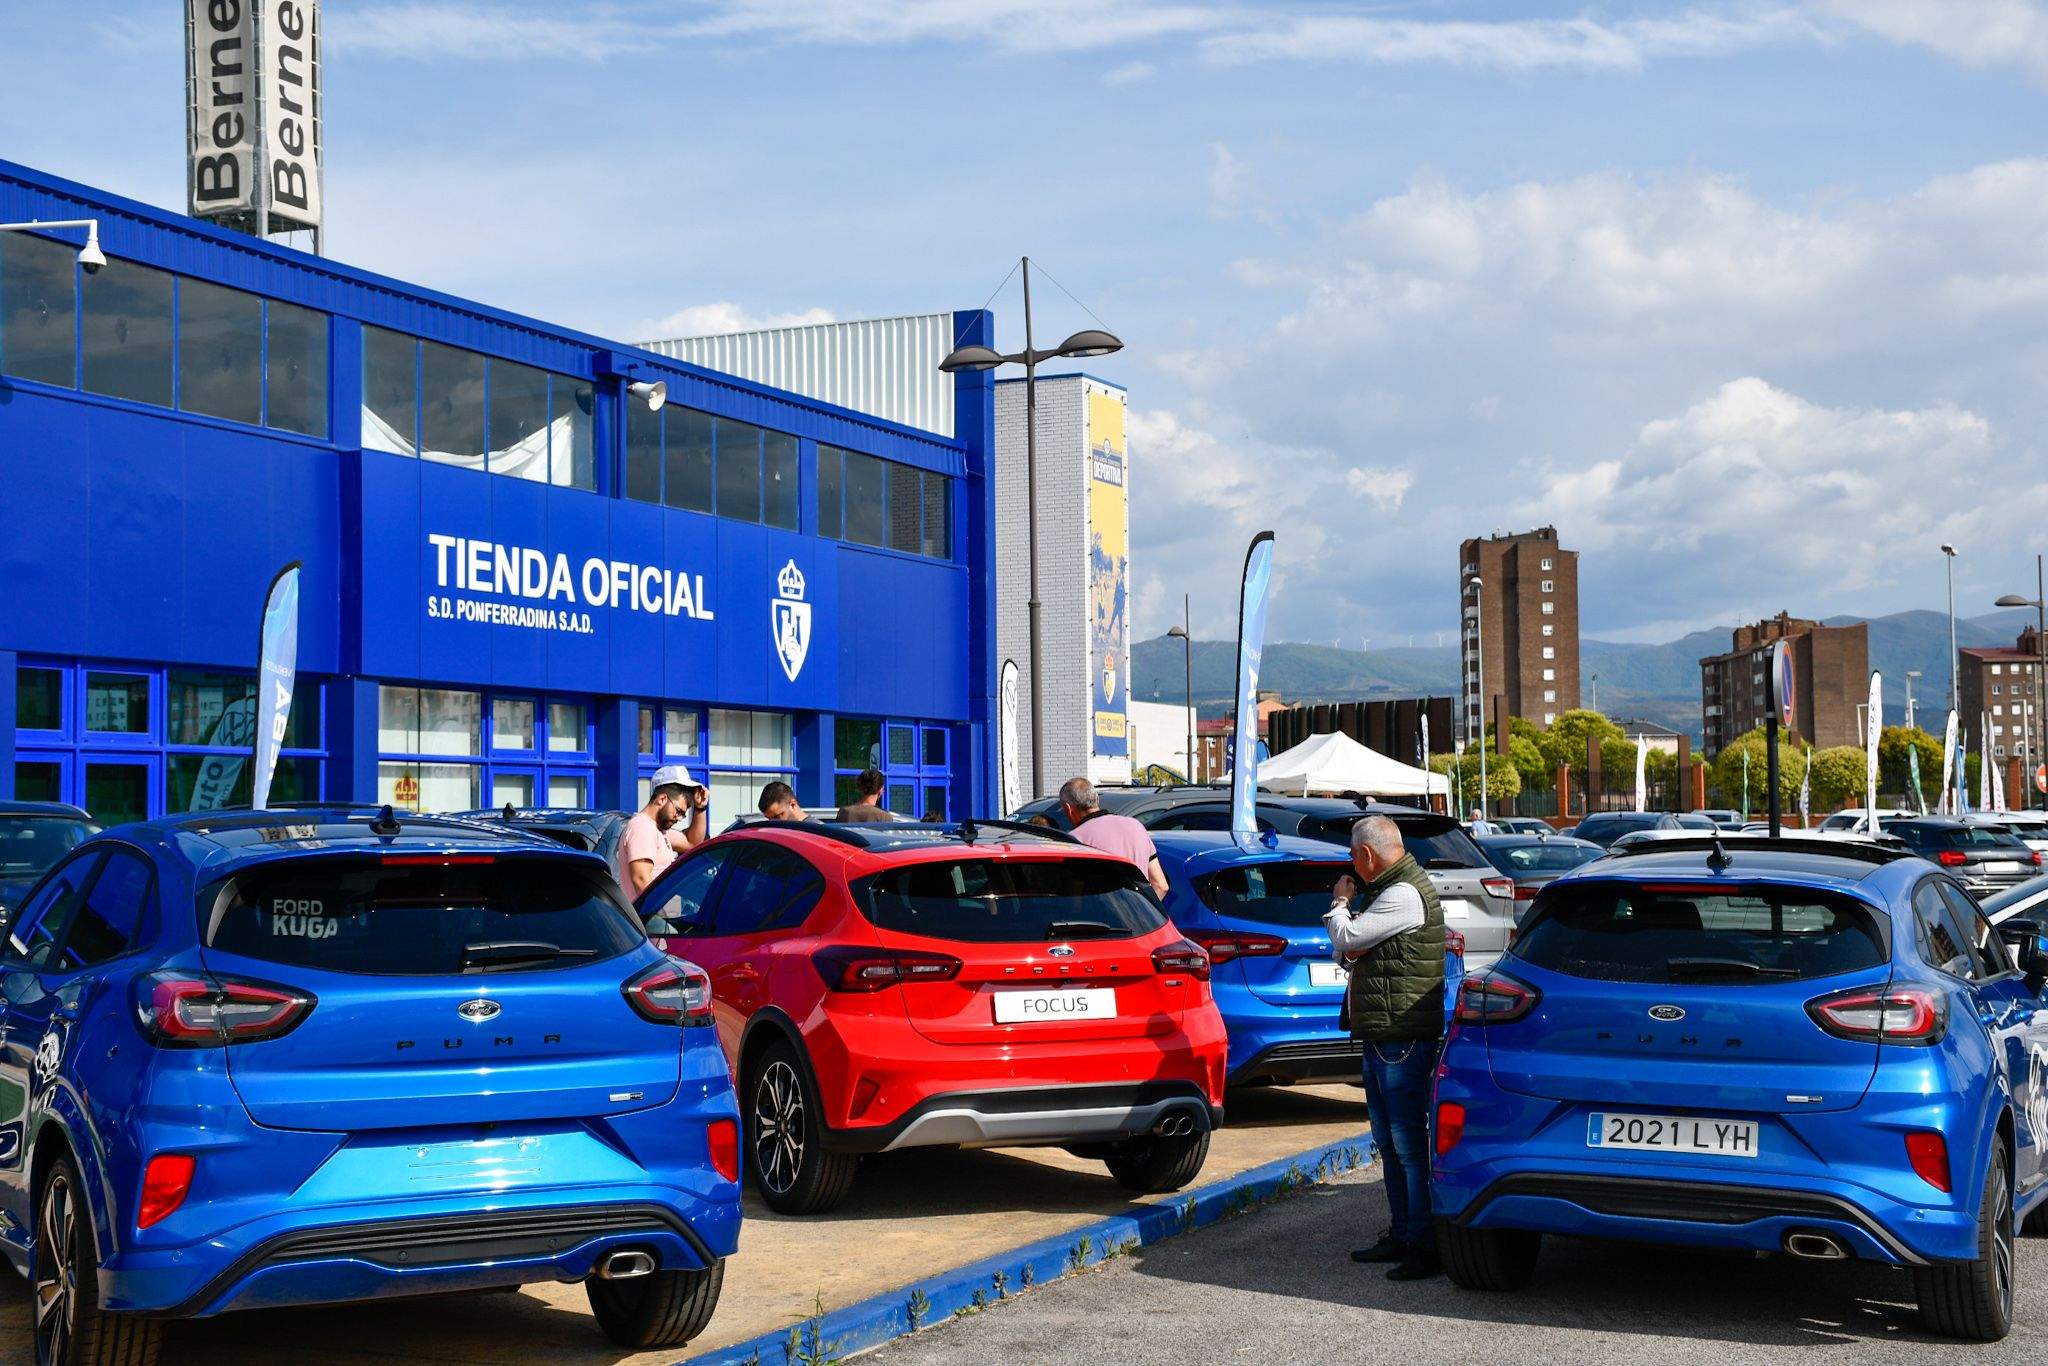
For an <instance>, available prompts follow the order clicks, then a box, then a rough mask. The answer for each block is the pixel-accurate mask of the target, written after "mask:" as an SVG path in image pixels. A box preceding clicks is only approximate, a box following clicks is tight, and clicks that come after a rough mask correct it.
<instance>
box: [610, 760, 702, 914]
mask: <svg viewBox="0 0 2048 1366" xmlns="http://www.w3.org/2000/svg"><path fill="white" fill-rule="evenodd" d="M708 796H709V794H708V793H706V792H705V791H704V785H703V784H702V783H700V782H698V781H697V780H696V779H695V778H692V777H691V776H690V772H689V770H688V769H686V768H684V767H683V766H682V765H681V764H670V765H668V766H667V767H666V768H658V769H656V770H655V771H654V785H653V789H652V790H651V791H650V792H649V793H648V794H647V805H646V806H644V807H642V808H641V809H640V810H639V811H637V812H635V813H634V815H633V818H632V819H631V820H629V821H627V822H626V829H625V833H624V834H622V835H620V836H619V866H618V874H619V885H620V886H621V887H624V888H625V889H626V896H627V898H628V899H629V900H632V901H638V900H639V899H640V893H642V892H644V891H646V890H647V884H648V883H650V882H652V881H654V879H655V878H657V877H659V876H660V875H661V872H662V870H663V869H664V868H666V867H668V866H669V864H671V863H673V862H675V857H676V849H677V847H678V845H680V847H681V848H684V849H687V848H689V847H690V846H691V845H693V844H698V843H701V842H702V841H703V839H704V809H705V807H707V806H708V805H709V804H710V803H709V802H708V801H707V800H706V798H707V797H708ZM677 826H682V827H683V828H682V829H680V830H678V829H677Z"/></svg>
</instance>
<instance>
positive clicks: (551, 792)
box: [548, 773, 647, 807]
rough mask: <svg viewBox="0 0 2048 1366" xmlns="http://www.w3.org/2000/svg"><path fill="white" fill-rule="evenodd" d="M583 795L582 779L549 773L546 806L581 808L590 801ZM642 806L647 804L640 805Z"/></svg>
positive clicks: (569, 775)
mask: <svg viewBox="0 0 2048 1366" xmlns="http://www.w3.org/2000/svg"><path fill="white" fill-rule="evenodd" d="M584 794H585V788H584V783H583V779H582V778H580V777H578V776H577V775H576V774H573V773H550V774H549V775H548V805H549V806H566V807H581V806H583V805H585V804H586V803H588V801H589V800H590V799H589V798H588V797H587V796H586V795H584ZM640 804H641V805H642V806H645V805H647V803H645V802H642V803H640Z"/></svg>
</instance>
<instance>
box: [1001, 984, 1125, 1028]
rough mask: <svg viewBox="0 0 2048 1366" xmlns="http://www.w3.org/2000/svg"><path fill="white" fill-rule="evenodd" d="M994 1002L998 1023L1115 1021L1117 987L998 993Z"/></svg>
mask: <svg viewBox="0 0 2048 1366" xmlns="http://www.w3.org/2000/svg"><path fill="white" fill-rule="evenodd" d="M995 1001H996V1023H997V1024H1031V1023H1038V1022H1042V1021H1050V1020H1113V1019H1115V1018H1116V988H1115V987H1075V988H1074V989H1073V990H1071V991H999V992H997V993H996V994H995Z"/></svg>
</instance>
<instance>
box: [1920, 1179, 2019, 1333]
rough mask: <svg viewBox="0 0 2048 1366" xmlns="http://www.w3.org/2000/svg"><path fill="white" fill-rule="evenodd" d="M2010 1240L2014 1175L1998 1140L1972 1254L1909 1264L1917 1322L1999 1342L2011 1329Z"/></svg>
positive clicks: (1979, 1204) (1980, 1201)
mask: <svg viewBox="0 0 2048 1366" xmlns="http://www.w3.org/2000/svg"><path fill="white" fill-rule="evenodd" d="M2013 1243H2014V1238H2013V1217H2012V1178H2011V1176H2010V1174H2009V1173H2008V1172H2007V1171H2006V1157H2005V1144H2004V1143H2003V1142H2000V1143H1999V1144H1998V1145H1997V1146H1996V1147H1994V1148H1993V1149H1992V1150H1991V1163H1990V1168H1989V1170H1987V1171H1986V1172H1985V1173H1984V1193H1983V1195H1982V1196H1981V1197H1979V1199H1978V1202H1977V1255H1976V1257H1975V1258H1974V1259H1973V1260H1971V1261H1967V1262H1945V1263H1942V1264H1940V1265H1938V1266H1916V1267H1914V1268H1913V1289H1914V1291H1915V1292H1916V1294H1917V1295H1918V1296H1919V1300H1920V1321H1921V1322H1922V1323H1924V1324H1926V1325H1927V1327H1928V1328H1929V1329H1930V1330H1932V1331H1933V1332H1936V1333H1940V1334H1942V1335H1943V1336H1945V1337H1954V1338H1967V1339H1969V1340H1971V1341H1973V1342H1997V1341H1998V1340H1999V1339H2000V1338H2003V1337H2004V1336H2005V1335H2006V1334H2007V1333H2009V1332H2011V1331H2012V1302H2013V1261H2014V1250H2015V1249H2014V1246H2013Z"/></svg>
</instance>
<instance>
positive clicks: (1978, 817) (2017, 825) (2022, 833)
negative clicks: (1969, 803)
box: [1963, 811, 2048, 852]
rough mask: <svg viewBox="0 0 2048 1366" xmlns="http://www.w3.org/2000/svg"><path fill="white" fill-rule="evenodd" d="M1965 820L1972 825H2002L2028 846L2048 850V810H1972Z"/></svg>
mask: <svg viewBox="0 0 2048 1366" xmlns="http://www.w3.org/2000/svg"><path fill="white" fill-rule="evenodd" d="M1963 820H1964V821H1965V822H1966V823H1967V824H1970V825H2002V826H2004V827H2005V828H2006V829H2008V830H2010V831H2012V832H2013V833H2014V834H2015V835H2018V836H2019V837H2020V842H2021V843H2022V844H2024V845H2026V846H2027V848H2029V849H2038V850H2041V851H2043V852H2048V811H1972V812H1971V813H1970V814H1969V815H1967V816H1964V817H1963Z"/></svg>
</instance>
